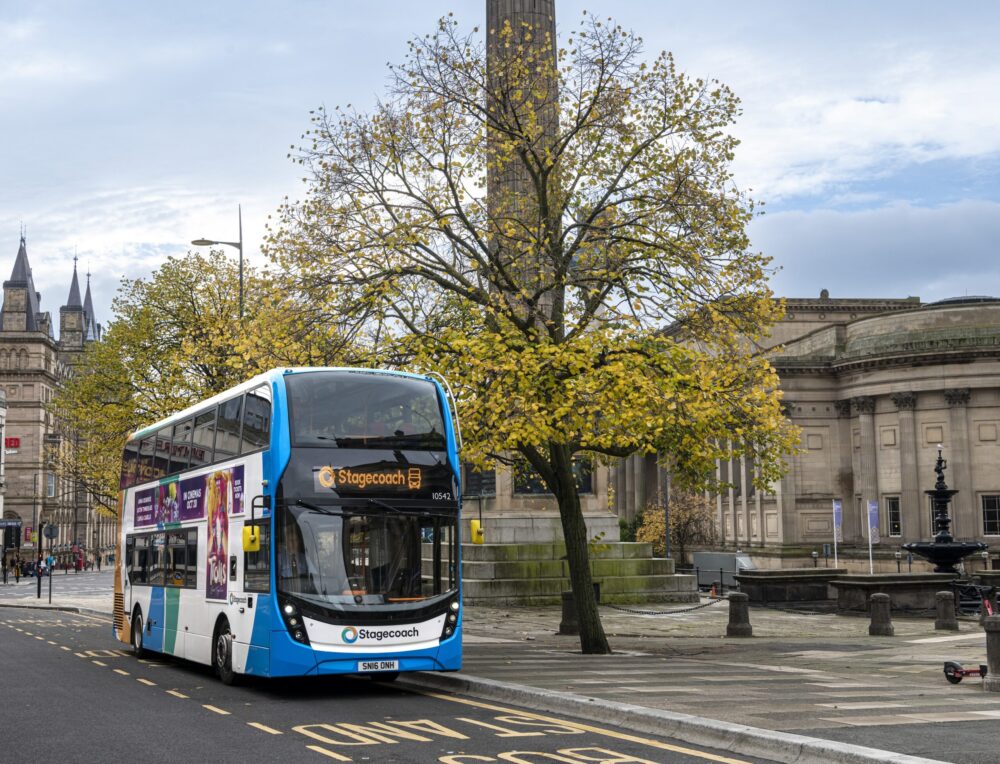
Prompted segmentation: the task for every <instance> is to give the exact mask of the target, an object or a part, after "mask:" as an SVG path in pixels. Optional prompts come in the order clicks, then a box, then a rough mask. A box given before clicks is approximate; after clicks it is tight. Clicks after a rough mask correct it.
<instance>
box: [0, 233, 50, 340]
mask: <svg viewBox="0 0 1000 764" xmlns="http://www.w3.org/2000/svg"><path fill="white" fill-rule="evenodd" d="M39 302H40V295H39V294H38V292H36V291H35V282H34V279H33V278H32V277H31V265H30V264H29V263H28V245H27V242H26V240H25V236H24V232H23V231H22V232H21V241H20V244H19V246H18V248H17V257H16V258H14V268H13V270H11V272H10V278H9V279H8V280H7V281H5V282H3V307H2V308H0V328H2V329H3V330H4V331H16V332H34V331H39V330H45V328H46V327H45V325H47V323H48V322H47V320H46V318H45V316H42V314H41V310H40V309H39ZM48 329H49V330H51V327H48Z"/></svg>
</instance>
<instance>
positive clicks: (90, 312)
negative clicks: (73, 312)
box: [83, 271, 101, 342]
mask: <svg viewBox="0 0 1000 764" xmlns="http://www.w3.org/2000/svg"><path fill="white" fill-rule="evenodd" d="M83 320H84V326H85V329H84V337H83V339H84V341H85V342H89V341H92V340H99V339H100V338H101V325H100V324H99V323H97V316H95V315H94V300H93V298H92V297H91V296H90V271H87V292H86V294H85V295H84V297H83Z"/></svg>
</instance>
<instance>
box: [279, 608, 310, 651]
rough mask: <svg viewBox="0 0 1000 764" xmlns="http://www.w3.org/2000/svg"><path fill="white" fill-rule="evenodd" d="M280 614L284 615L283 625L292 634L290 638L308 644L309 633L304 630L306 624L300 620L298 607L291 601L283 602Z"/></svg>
mask: <svg viewBox="0 0 1000 764" xmlns="http://www.w3.org/2000/svg"><path fill="white" fill-rule="evenodd" d="M281 614H282V616H284V619H285V627H286V628H287V629H288V633H289V634H291V635H292V639H294V640H295V641H296V642H300V643H302V644H303V645H308V644H309V634H308V632H306V626H305V624H304V623H303V622H302V616H300V615H299V609H298V608H297V607H296V606H295V604H294V603H292V602H285V603H283V604H282V606H281Z"/></svg>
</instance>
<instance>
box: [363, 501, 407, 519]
mask: <svg viewBox="0 0 1000 764" xmlns="http://www.w3.org/2000/svg"><path fill="white" fill-rule="evenodd" d="M368 503H369V504H374V505H375V506H376V507H381V508H382V509H388V510H389V511H390V512H395V513H396V514H398V515H402V514H405V511H404V510H402V509H399V507H394V506H392V505H391V504H386V503H385V502H384V501H379V500H378V499H373V498H371V497H368Z"/></svg>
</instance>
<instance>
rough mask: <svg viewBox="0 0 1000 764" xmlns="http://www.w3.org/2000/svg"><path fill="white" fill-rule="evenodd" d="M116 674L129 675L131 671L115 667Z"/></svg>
mask: <svg viewBox="0 0 1000 764" xmlns="http://www.w3.org/2000/svg"><path fill="white" fill-rule="evenodd" d="M115 673H116V674H121V675H122V676H129V673H128V672H127V671H125V669H115Z"/></svg>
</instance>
